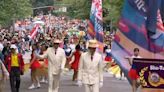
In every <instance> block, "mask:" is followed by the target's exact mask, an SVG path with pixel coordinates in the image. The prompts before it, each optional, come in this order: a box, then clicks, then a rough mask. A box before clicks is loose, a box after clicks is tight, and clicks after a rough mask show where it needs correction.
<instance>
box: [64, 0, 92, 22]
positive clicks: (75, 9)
mask: <svg viewBox="0 0 164 92" xmlns="http://www.w3.org/2000/svg"><path fill="white" fill-rule="evenodd" d="M91 2H92V1H91V0H62V3H64V4H68V5H69V6H68V16H70V17H72V18H80V19H89V15H90V8H91Z"/></svg>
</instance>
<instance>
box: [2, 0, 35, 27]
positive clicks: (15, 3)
mask: <svg viewBox="0 0 164 92" xmlns="http://www.w3.org/2000/svg"><path fill="white" fill-rule="evenodd" d="M0 10H1V12H0V25H2V26H9V25H11V24H12V21H13V20H15V19H20V18H25V17H28V16H29V15H31V14H32V9H31V4H30V2H29V0H0Z"/></svg>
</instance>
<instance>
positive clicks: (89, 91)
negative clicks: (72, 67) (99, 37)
mask: <svg viewBox="0 0 164 92" xmlns="http://www.w3.org/2000/svg"><path fill="white" fill-rule="evenodd" d="M97 47H98V45H97V41H96V40H90V41H89V46H88V51H87V52H85V53H83V54H82V55H81V58H80V63H79V71H78V85H79V86H81V85H82V84H84V87H85V92H99V88H101V87H102V86H103V67H102V63H103V62H102V56H101V55H100V54H99V53H98V52H96V48H97Z"/></svg>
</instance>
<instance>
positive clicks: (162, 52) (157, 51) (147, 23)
mask: <svg viewBox="0 0 164 92" xmlns="http://www.w3.org/2000/svg"><path fill="white" fill-rule="evenodd" d="M124 1H125V2H124V6H123V10H122V13H121V18H120V20H119V23H118V27H119V30H118V31H117V32H116V34H115V39H114V41H113V43H112V56H113V57H114V59H115V61H116V62H117V64H118V65H119V66H120V67H121V69H122V70H123V72H124V73H125V75H126V76H127V77H128V71H129V70H130V67H131V66H130V65H129V63H128V62H127V60H126V59H125V56H132V55H133V54H134V53H133V50H134V48H139V50H140V56H141V57H143V58H153V59H164V29H163V25H162V24H163V22H162V20H161V16H160V14H162V13H158V12H157V10H158V11H159V12H161V11H160V9H158V8H159V5H160V2H161V0H155V1H156V2H155V1H154V0H124ZM153 2H155V3H154V5H153V6H156V7H151V5H152V3H153ZM151 9H152V11H150V10H151ZM154 13H156V14H154ZM148 14H149V15H148ZM157 17H158V19H157ZM150 29H151V30H150Z"/></svg>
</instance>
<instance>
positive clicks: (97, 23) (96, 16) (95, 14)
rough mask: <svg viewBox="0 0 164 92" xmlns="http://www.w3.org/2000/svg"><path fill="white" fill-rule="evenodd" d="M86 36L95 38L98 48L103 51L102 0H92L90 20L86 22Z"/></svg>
mask: <svg viewBox="0 0 164 92" xmlns="http://www.w3.org/2000/svg"><path fill="white" fill-rule="evenodd" d="M87 31H88V38H89V39H96V40H97V41H98V43H99V50H100V51H101V52H103V48H104V46H103V36H104V32H103V22H102V0H92V6H91V13H90V20H89V23H88V30H87Z"/></svg>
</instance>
